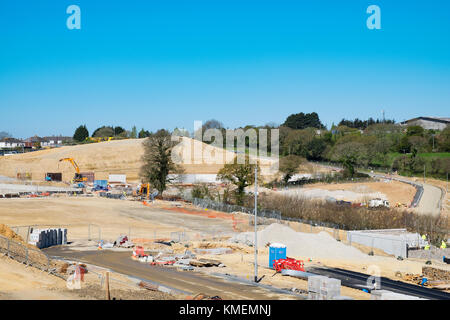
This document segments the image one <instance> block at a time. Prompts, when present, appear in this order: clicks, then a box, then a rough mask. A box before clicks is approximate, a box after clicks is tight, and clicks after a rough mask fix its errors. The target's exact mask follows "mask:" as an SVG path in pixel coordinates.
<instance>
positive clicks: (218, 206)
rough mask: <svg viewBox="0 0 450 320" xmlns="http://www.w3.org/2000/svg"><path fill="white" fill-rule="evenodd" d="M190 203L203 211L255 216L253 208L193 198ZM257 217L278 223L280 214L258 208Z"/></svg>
mask: <svg viewBox="0 0 450 320" xmlns="http://www.w3.org/2000/svg"><path fill="white" fill-rule="evenodd" d="M192 203H193V204H194V205H195V206H197V207H200V208H203V209H205V208H207V209H212V210H216V211H222V212H228V213H232V212H244V213H247V214H255V209H254V208H247V207H242V206H238V205H233V204H226V203H222V202H215V201H212V200H209V199H199V198H194V199H192ZM258 217H259V218H268V219H276V220H278V221H280V220H281V212H279V211H275V210H266V209H260V208H258Z"/></svg>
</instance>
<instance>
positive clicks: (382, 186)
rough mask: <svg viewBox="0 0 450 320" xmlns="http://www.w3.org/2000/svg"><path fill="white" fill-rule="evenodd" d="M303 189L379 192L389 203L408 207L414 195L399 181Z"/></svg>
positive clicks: (315, 185)
mask: <svg viewBox="0 0 450 320" xmlns="http://www.w3.org/2000/svg"><path fill="white" fill-rule="evenodd" d="M304 188H305V189H324V190H330V191H331V190H347V191H352V192H355V193H359V194H361V197H364V194H368V193H374V192H381V193H383V194H385V195H386V196H387V198H388V200H389V202H390V203H391V205H392V206H393V205H395V204H396V203H397V202H400V203H404V204H407V205H409V204H410V203H411V201H412V199H413V197H414V194H415V193H416V189H415V188H414V187H413V186H411V185H408V184H405V183H402V182H399V181H390V182H364V183H332V184H325V183H316V184H312V185H305V187H304Z"/></svg>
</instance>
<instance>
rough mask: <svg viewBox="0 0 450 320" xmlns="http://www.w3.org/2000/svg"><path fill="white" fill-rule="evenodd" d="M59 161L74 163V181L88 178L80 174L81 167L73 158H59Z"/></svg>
mask: <svg viewBox="0 0 450 320" xmlns="http://www.w3.org/2000/svg"><path fill="white" fill-rule="evenodd" d="M59 161H60V162H61V161H68V162H70V163H71V164H72V166H73V167H74V168H75V172H76V173H75V177H74V178H73V180H72V182H86V181H87V178H86V177H82V176H81V174H80V168H79V167H78V164H77V163H76V162H75V160H74V159H73V158H62V159H59Z"/></svg>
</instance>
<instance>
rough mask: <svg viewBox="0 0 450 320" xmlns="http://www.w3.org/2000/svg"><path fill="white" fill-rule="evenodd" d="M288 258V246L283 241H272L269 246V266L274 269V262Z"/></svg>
mask: <svg viewBox="0 0 450 320" xmlns="http://www.w3.org/2000/svg"><path fill="white" fill-rule="evenodd" d="M278 259H286V246H285V245H284V244H282V243H272V244H271V245H270V246H269V268H271V269H273V262H274V261H275V260H278Z"/></svg>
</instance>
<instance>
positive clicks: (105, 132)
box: [92, 126, 114, 138]
mask: <svg viewBox="0 0 450 320" xmlns="http://www.w3.org/2000/svg"><path fill="white" fill-rule="evenodd" d="M113 136H114V129H113V127H110V126H108V127H107V126H103V127H100V128H98V129H96V130H95V131H94V133H93V134H92V137H97V138H105V137H113Z"/></svg>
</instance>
